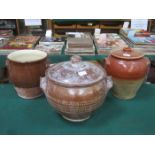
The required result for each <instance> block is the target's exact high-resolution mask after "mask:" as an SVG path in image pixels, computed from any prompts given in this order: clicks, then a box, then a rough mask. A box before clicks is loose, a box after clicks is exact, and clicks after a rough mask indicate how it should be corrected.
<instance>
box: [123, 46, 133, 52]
mask: <svg viewBox="0 0 155 155" xmlns="http://www.w3.org/2000/svg"><path fill="white" fill-rule="evenodd" d="M131 51H132V49H131V48H130V47H124V48H123V52H131Z"/></svg>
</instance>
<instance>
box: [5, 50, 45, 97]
mask: <svg viewBox="0 0 155 155" xmlns="http://www.w3.org/2000/svg"><path fill="white" fill-rule="evenodd" d="M46 62H47V54H46V53H45V52H42V51H39V50H20V51H15V52H13V53H11V54H9V55H8V57H7V66H8V71H9V79H10V81H11V82H12V83H13V84H14V86H15V89H16V91H17V93H18V95H19V96H20V97H22V98H25V99H32V98H35V97H38V96H40V95H41V94H42V90H41V89H40V77H43V76H44V75H45V70H46Z"/></svg>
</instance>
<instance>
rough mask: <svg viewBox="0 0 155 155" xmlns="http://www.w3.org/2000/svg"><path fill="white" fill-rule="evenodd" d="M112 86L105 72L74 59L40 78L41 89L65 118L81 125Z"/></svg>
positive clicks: (58, 65)
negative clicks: (80, 122)
mask: <svg viewBox="0 0 155 155" xmlns="http://www.w3.org/2000/svg"><path fill="white" fill-rule="evenodd" d="M111 87H112V80H111V78H110V77H107V74H106V72H105V70H104V69H103V68H102V67H101V66H99V65H97V64H95V63H92V62H87V61H81V58H80V57H79V56H73V57H72V58H71V61H66V62H62V63H58V64H55V65H53V66H51V67H49V68H48V69H47V71H46V76H45V77H44V78H41V88H42V89H43V90H44V93H45V95H46V97H47V100H48V102H49V104H50V105H52V106H53V107H54V108H55V109H56V110H57V111H58V113H60V114H61V115H62V116H63V118H65V119H67V120H69V121H73V122H79V121H84V120H86V119H88V118H89V117H90V115H91V113H92V112H93V111H95V110H96V109H97V108H98V107H100V106H101V105H102V104H103V102H104V99H105V97H106V95H107V93H108V91H109V89H110V88H111Z"/></svg>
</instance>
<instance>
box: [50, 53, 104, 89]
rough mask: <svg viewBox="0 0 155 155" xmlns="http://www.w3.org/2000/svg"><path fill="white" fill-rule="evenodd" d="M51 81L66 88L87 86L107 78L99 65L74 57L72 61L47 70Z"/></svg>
mask: <svg viewBox="0 0 155 155" xmlns="http://www.w3.org/2000/svg"><path fill="white" fill-rule="evenodd" d="M47 76H48V78H49V79H50V80H52V81H54V82H56V83H59V84H62V85H65V86H86V85H90V84H93V83H96V82H98V81H100V80H102V79H103V78H104V77H106V72H105V71H104V69H103V68H102V67H100V66H99V65H97V64H95V63H92V62H87V61H81V57H80V56H77V55H75V56H72V57H71V60H70V61H66V62H62V63H58V64H56V65H53V66H52V67H50V68H49V69H48V70H47Z"/></svg>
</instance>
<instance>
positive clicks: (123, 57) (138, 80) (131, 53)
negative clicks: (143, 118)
mask: <svg viewBox="0 0 155 155" xmlns="http://www.w3.org/2000/svg"><path fill="white" fill-rule="evenodd" d="M149 66H150V61H149V59H148V58H145V57H144V54H143V52H141V51H140V50H134V49H131V48H124V49H123V50H118V51H115V52H112V53H111V55H109V56H108V58H106V59H105V69H106V71H107V73H108V75H111V76H112V79H113V88H112V93H113V95H114V96H116V97H118V98H120V99H131V98H134V97H135V96H136V93H137V91H138V90H139V88H140V86H141V85H142V84H143V82H144V81H145V79H146V77H147V73H148V71H149Z"/></svg>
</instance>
